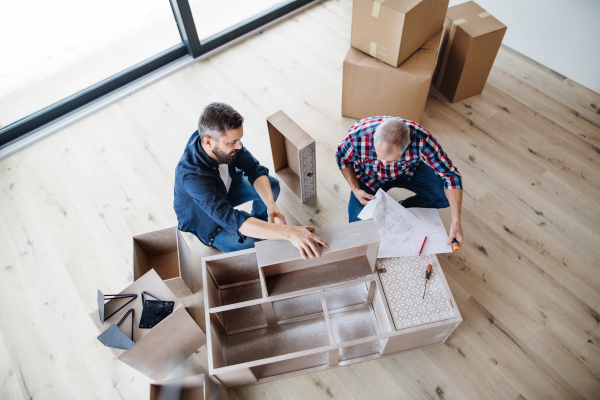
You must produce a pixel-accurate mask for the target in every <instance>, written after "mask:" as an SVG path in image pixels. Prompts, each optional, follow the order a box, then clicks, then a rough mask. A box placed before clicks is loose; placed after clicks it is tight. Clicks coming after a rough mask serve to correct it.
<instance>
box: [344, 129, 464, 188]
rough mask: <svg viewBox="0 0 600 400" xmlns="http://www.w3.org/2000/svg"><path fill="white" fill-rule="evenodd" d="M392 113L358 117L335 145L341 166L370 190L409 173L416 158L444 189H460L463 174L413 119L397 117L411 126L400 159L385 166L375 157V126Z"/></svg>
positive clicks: (415, 166)
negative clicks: (349, 170) (405, 146)
mask: <svg viewBox="0 0 600 400" xmlns="http://www.w3.org/2000/svg"><path fill="white" fill-rule="evenodd" d="M387 118H394V117H372V118H365V119H361V120H360V121H358V122H356V123H355V124H354V125H352V127H351V128H350V129H349V130H348V132H349V133H348V136H346V138H345V139H344V140H343V141H342V142H341V143H340V144H339V145H338V150H337V153H336V155H335V156H336V158H337V163H338V166H339V168H340V169H344V168H350V167H353V168H354V171H355V172H356V177H357V178H358V179H360V180H361V181H362V182H363V183H365V184H366V185H367V186H368V187H369V188H371V189H372V190H373V191H375V190H377V189H378V188H379V187H380V186H382V185H383V184H384V183H385V182H388V181H392V180H394V179H397V178H399V177H401V176H402V175H406V176H409V177H412V176H413V175H414V174H415V170H416V168H417V165H418V164H419V162H421V161H423V162H425V163H427V165H429V166H430V167H431V168H433V170H434V171H435V173H436V174H437V175H438V176H439V177H440V178H442V180H443V181H444V189H462V178H461V176H460V174H459V172H458V170H457V169H456V167H455V166H454V165H452V161H450V159H449V158H448V156H447V155H446V153H444V151H443V150H442V147H441V146H440V145H439V143H438V142H437V140H435V138H434V137H433V135H431V133H429V131H428V130H427V129H425V128H423V127H422V126H421V125H419V124H417V123H416V122H413V121H409V120H406V119H402V118H398V119H400V120H401V121H403V122H404V123H406V125H408V128H409V130H410V144H409V145H408V147H407V148H406V151H404V154H403V155H402V157H400V159H399V160H398V161H397V162H396V163H394V164H390V165H388V166H387V167H386V166H384V165H383V163H382V162H381V160H380V159H379V158H377V153H376V152H375V144H374V140H373V139H374V136H375V135H374V133H375V129H377V127H378V126H379V124H380V123H381V122H382V121H383V120H385V119H387Z"/></svg>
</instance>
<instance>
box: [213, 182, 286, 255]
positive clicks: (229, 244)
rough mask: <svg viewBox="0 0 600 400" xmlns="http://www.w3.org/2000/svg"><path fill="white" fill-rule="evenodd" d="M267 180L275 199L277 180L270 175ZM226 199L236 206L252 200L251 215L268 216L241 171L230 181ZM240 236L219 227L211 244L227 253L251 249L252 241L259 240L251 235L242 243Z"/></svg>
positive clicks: (255, 216)
mask: <svg viewBox="0 0 600 400" xmlns="http://www.w3.org/2000/svg"><path fill="white" fill-rule="evenodd" d="M269 182H270V183H271V190H273V198H274V199H275V200H277V197H279V191H280V188H279V181H278V180H277V179H275V178H273V177H272V176H269ZM227 200H228V201H229V202H230V203H231V205H232V206H233V207H237V206H239V205H241V204H244V203H246V202H248V201H252V214H251V215H252V216H253V217H254V218H258V219H262V220H263V221H267V220H268V219H269V216H268V214H267V206H266V204H265V203H264V202H263V201H262V200H261V198H260V196H259V195H258V192H257V191H256V189H254V186H252V185H251V184H250V182H249V181H248V178H247V177H245V176H244V174H243V173H242V172H238V173H237V174H236V176H235V178H233V179H232V181H231V186H230V187H229V191H228V192H227ZM239 239H240V236H239V235H238V234H237V232H234V233H229V232H227V231H226V230H224V229H221V230H220V231H219V233H218V234H217V236H215V240H214V241H213V246H214V247H216V248H217V249H219V250H221V251H224V252H225V253H229V252H231V251H237V250H244V249H251V248H253V247H254V243H256V242H258V241H260V239H255V238H251V237H246V241H244V242H243V243H240V242H239Z"/></svg>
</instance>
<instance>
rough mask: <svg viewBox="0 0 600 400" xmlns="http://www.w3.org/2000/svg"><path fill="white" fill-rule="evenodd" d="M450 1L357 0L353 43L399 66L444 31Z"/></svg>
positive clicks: (353, 16)
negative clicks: (443, 26) (434, 36)
mask: <svg viewBox="0 0 600 400" xmlns="http://www.w3.org/2000/svg"><path fill="white" fill-rule="evenodd" d="M448 2H449V0H385V1H382V0H375V1H373V0H354V2H353V4H352V36H351V39H350V45H351V46H352V47H354V48H355V49H358V50H360V51H362V52H363V53H366V54H369V55H370V56H372V57H375V58H377V59H379V60H381V61H383V62H385V63H386V64H389V65H391V66H392V67H397V66H399V65H400V64H402V63H403V62H404V61H405V60H407V59H408V58H409V57H410V56H411V55H412V54H414V52H415V51H417V50H418V49H419V48H420V47H422V46H423V44H425V43H426V42H427V41H428V40H429V39H430V38H431V37H432V36H433V35H435V34H436V33H437V32H439V31H440V30H442V25H443V24H444V18H445V15H446V10H447V9H448ZM373 115H391V114H382V113H379V114H373Z"/></svg>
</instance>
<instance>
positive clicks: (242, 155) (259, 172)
mask: <svg viewBox="0 0 600 400" xmlns="http://www.w3.org/2000/svg"><path fill="white" fill-rule="evenodd" d="M234 165H235V167H236V168H238V169H241V170H242V171H243V172H244V175H246V177H248V181H249V182H250V184H251V185H254V181H255V180H256V179H257V178H259V177H261V176H263V175H267V176H268V175H269V169H268V168H266V167H264V166H262V165H260V163H259V162H258V160H257V159H256V158H254V156H253V155H252V154H250V152H249V151H248V150H246V148H245V147H242V149H241V150H240V151H239V153H238V154H237V156H236V158H235V162H234Z"/></svg>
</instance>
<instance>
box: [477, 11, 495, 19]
mask: <svg viewBox="0 0 600 400" xmlns="http://www.w3.org/2000/svg"><path fill="white" fill-rule="evenodd" d="M490 15H492V14H490V13H489V12H487V11H486V12H483V13H481V14H479V18H485V17H489V16H490Z"/></svg>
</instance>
